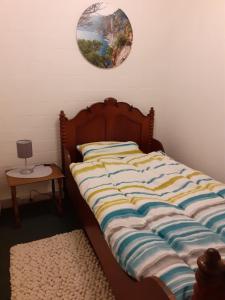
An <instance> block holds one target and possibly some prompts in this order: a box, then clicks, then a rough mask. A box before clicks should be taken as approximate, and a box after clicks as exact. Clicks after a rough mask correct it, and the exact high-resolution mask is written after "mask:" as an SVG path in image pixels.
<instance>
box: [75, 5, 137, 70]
mask: <svg viewBox="0 0 225 300" xmlns="http://www.w3.org/2000/svg"><path fill="white" fill-rule="evenodd" d="M132 40H133V32H132V27H131V24H130V21H129V19H128V18H127V16H126V14H125V13H124V12H123V11H122V10H121V9H113V8H112V7H111V6H109V5H108V4H106V3H104V2H97V3H94V4H92V5H91V6H89V7H88V8H87V9H86V10H85V11H84V12H83V14H82V15H81V17H80V19H79V22H78V25H77V43H78V46H79V49H80V51H81V53H82V54H83V56H84V57H85V58H86V59H87V60H88V61H89V62H90V63H92V64H93V65H95V66H97V67H100V68H113V67H116V66H118V65H120V64H121V63H122V62H123V61H124V60H125V59H126V58H127V56H128V55H129V53H130V50H131V45H132Z"/></svg>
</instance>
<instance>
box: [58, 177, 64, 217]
mask: <svg viewBox="0 0 225 300" xmlns="http://www.w3.org/2000/svg"><path fill="white" fill-rule="evenodd" d="M57 181H58V186H59V195H58V197H57V208H58V213H59V214H60V215H62V213H63V208H62V192H63V179H62V178H57Z"/></svg>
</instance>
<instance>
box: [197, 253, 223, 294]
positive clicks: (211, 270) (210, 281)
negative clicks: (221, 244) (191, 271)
mask: <svg viewBox="0 0 225 300" xmlns="http://www.w3.org/2000/svg"><path fill="white" fill-rule="evenodd" d="M197 264H198V269H197V271H196V273H195V277H196V283H195V285H194V293H193V297H192V300H224V299H225V262H224V261H223V260H222V259H221V256H220V254H219V252H218V251H217V250H216V249H208V250H206V251H205V253H204V254H203V255H202V256H200V257H199V258H198V260H197Z"/></svg>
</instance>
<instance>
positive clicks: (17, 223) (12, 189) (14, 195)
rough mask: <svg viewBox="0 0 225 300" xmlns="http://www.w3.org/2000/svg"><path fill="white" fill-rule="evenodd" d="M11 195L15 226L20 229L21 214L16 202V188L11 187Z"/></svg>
mask: <svg viewBox="0 0 225 300" xmlns="http://www.w3.org/2000/svg"><path fill="white" fill-rule="evenodd" d="M11 195H12V205H13V211H14V218H15V224H16V227H20V226H21V221H20V214H19V209H18V205H17V200H16V187H15V186H11Z"/></svg>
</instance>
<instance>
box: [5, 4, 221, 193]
mask: <svg viewBox="0 0 225 300" xmlns="http://www.w3.org/2000/svg"><path fill="white" fill-rule="evenodd" d="M93 2H94V1H88V0H82V1H81V0H80V1H71V0H67V1H62V0H54V1H53V0H48V1H46V0H38V1H37V0H36V1H28V0H20V1H17V0H2V1H1V3H0V36H1V39H0V67H1V72H0V138H1V140H0V141H1V145H0V199H5V198H9V197H10V195H9V191H8V187H7V185H6V181H5V176H4V171H5V169H7V168H10V167H14V166H19V165H21V164H22V161H21V160H19V159H17V157H16V146H15V141H16V140H17V139H21V138H29V139H32V141H33V149H34V157H33V158H32V159H30V162H35V163H36V162H54V161H55V162H60V152H59V129H58V113H59V111H60V110H61V109H64V110H65V112H66V113H67V114H68V116H69V117H71V116H73V115H74V114H75V113H76V112H78V111H79V110H80V109H82V108H83V107H85V106H87V105H90V104H91V103H92V102H95V101H99V100H103V99H104V98H106V97H108V96H113V97H115V98H117V99H119V100H122V101H127V102H129V103H131V104H132V105H136V106H138V107H139V108H141V109H142V111H143V112H145V113H147V111H148V108H149V106H151V105H153V106H154V107H155V109H156V129H155V135H156V136H157V137H158V138H160V139H161V140H162V141H163V143H164V145H165V149H166V150H167V152H168V153H169V154H170V155H171V156H174V157H175V158H176V159H178V160H182V161H184V162H185V163H188V164H189V165H191V166H192V167H194V168H198V169H202V170H203V171H205V172H207V173H208V174H210V175H212V176H214V177H216V178H217V179H220V180H223V181H225V172H224V166H225V158H224V157H225V156H224V153H225V118H224V117H225V102H224V101H225V100H224V96H225V95H224V94H225V89H224V83H225V82H224V81H225V73H224V72H225V61H224V57H225V56H224V53H225V51H224V50H225V38H224V36H225V35H224V34H225V26H224V25H225V24H224V19H225V18H224V17H225V16H224V3H223V2H224V1H219V0H217V1H211V0H198V1H196V0H195V1H194V0H190V1H184V0H183V1H182V0H171V1H166V0H152V1H149V0H141V1H138V3H136V2H132V1H130V0H120V1H119V0H114V1H111V2H112V3H113V4H114V5H118V7H120V8H121V9H123V10H124V11H125V12H126V14H127V16H128V17H129V19H130V22H131V24H132V27H133V32H134V41H133V46H132V50H131V53H130V55H129V57H128V58H127V60H126V61H125V62H124V63H123V64H122V65H120V66H119V67H117V68H115V69H112V70H102V69H99V68H96V67H94V66H92V65H90V64H89V63H88V62H87V61H86V60H85V59H84V58H83V57H82V55H81V54H80V52H79V50H78V47H77V44H76V39H75V32H76V24H77V21H78V19H79V17H80V15H81V13H82V12H83V10H84V9H85V8H87V6H89V5H90V4H92V3H93ZM38 189H39V190H45V189H46V186H44V185H39V186H38ZM28 191H29V189H28V188H27V187H26V188H24V189H19V195H21V196H24V195H25V197H26V196H28V194H29V193H28Z"/></svg>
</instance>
